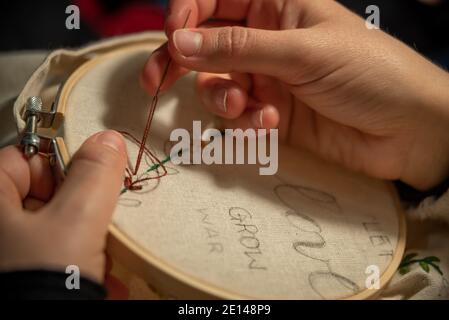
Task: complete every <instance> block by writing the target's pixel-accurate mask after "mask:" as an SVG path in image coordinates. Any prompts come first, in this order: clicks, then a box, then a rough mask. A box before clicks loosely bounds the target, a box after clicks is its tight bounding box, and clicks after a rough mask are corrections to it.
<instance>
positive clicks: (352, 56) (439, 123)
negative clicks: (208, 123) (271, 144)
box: [142, 0, 449, 189]
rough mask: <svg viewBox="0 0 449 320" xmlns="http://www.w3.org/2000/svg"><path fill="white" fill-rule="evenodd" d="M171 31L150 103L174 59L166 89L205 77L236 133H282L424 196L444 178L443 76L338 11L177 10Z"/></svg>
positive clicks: (151, 75)
mask: <svg viewBox="0 0 449 320" xmlns="http://www.w3.org/2000/svg"><path fill="white" fill-rule="evenodd" d="M189 11H190V12H191V15H190V19H189V22H188V24H187V28H186V29H184V30H179V29H181V28H182V26H183V24H184V21H185V19H186V16H187V14H188V12H189ZM212 17H213V18H216V19H220V20H224V21H225V22H224V25H225V26H224V27H223V26H220V27H217V23H215V27H210V25H208V24H207V23H206V21H207V20H208V19H209V18H212ZM241 21H244V27H241V26H236V25H238V24H239V22H241ZM201 24H203V25H202V27H200V28H196V27H197V26H199V25H201ZM221 25H223V23H221ZM166 32H167V35H168V37H169V41H168V44H166V45H164V46H163V47H161V48H160V49H159V50H157V51H156V52H155V53H154V54H153V55H152V56H151V57H150V59H149V61H148V62H147V64H146V66H145V68H144V71H143V74H142V83H143V85H144V86H145V88H146V89H147V90H148V91H149V92H150V93H154V91H155V88H156V86H157V84H158V83H159V81H160V79H161V74H162V70H163V67H164V66H165V64H166V63H167V60H168V59H169V56H170V55H171V57H172V58H173V59H174V61H175V63H174V64H173V65H172V67H171V68H170V70H169V74H168V77H167V80H166V82H165V85H164V88H163V90H166V89H168V88H169V87H170V86H171V85H172V84H173V82H174V81H176V79H177V78H179V77H180V76H182V75H183V74H185V73H186V72H188V71H189V70H196V71H200V73H199V74H198V81H197V88H198V93H199V95H200V97H201V99H202V101H203V103H204V106H205V107H206V109H207V110H209V111H211V112H213V113H215V114H217V115H218V116H220V117H222V118H223V119H225V122H224V123H225V126H226V127H228V128H234V127H240V128H248V127H253V128H266V129H270V128H276V127H279V134H280V137H281V139H282V140H283V141H284V142H286V143H289V144H290V145H293V146H296V147H301V148H307V149H309V150H311V151H313V152H315V153H317V154H319V155H321V156H322V157H324V158H326V159H328V160H331V161H336V162H338V163H340V164H342V165H344V166H346V167H348V168H351V169H353V170H357V171H361V172H364V173H365V174H368V175H371V176H374V177H378V178H383V179H401V180H402V181H404V182H405V183H408V184H410V185H412V186H414V187H415V188H418V189H427V188H431V187H432V186H434V185H436V184H438V183H439V182H440V181H441V180H442V179H443V178H445V177H446V176H447V174H448V170H449V134H448V130H449V109H448V108H449V96H448V92H449V80H448V75H447V73H445V72H444V71H443V70H441V69H439V68H438V67H436V66H435V65H433V64H432V63H430V62H428V61H427V60H425V59H424V58H423V57H421V56H420V55H418V54H417V53H415V52H414V51H413V50H412V49H410V48H408V47H407V46H405V45H404V44H402V43H401V42H399V41H397V40H396V39H394V38H392V37H390V36H389V35H387V34H385V33H384V32H382V31H379V30H370V29H368V28H367V27H366V26H365V21H364V20H363V19H361V18H359V17H357V16H356V15H355V14H352V13H351V12H350V11H348V10H347V9H345V8H344V7H343V6H341V5H340V4H338V3H337V2H336V1H331V0H314V1H307V0H290V1H289V0H260V1H254V0H253V1H251V0H172V1H171V10H170V13H169V15H168V18H167V24H166Z"/></svg>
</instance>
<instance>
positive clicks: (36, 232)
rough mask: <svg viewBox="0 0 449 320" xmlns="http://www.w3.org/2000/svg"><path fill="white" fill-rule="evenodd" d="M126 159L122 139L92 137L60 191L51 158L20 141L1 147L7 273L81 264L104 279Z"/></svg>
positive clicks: (0, 223) (1, 254)
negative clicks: (31, 152) (26, 151)
mask: <svg viewBox="0 0 449 320" xmlns="http://www.w3.org/2000/svg"><path fill="white" fill-rule="evenodd" d="M125 165H126V147H125V143H124V140H123V137H122V136H121V135H120V134H119V133H117V132H113V131H106V132H102V133H98V134H96V135H94V136H92V137H91V138H89V139H88V140H87V141H86V142H85V143H84V144H83V145H82V146H81V148H80V149H79V151H78V152H77V153H76V154H75V155H74V157H73V159H72V163H71V166H70V170H69V172H68V175H67V178H66V180H65V182H64V184H63V185H62V186H61V188H60V189H59V190H57V191H56V192H55V190H54V189H55V186H54V184H53V178H52V173H51V170H50V166H49V163H48V159H47V158H45V157H43V156H41V155H37V156H34V157H32V158H31V159H30V160H27V159H26V158H25V157H24V156H23V154H22V152H21V151H20V149H19V148H18V147H15V146H11V147H6V148H4V149H1V150H0V272H6V271H17V270H31V269H53V270H61V271H64V270H65V269H66V267H67V266H68V265H76V266H78V267H79V268H80V272H81V276H83V277H88V278H90V279H92V280H94V281H97V282H98V283H103V281H104V274H105V262H106V257H105V253H104V250H105V246H106V235H107V230H108V225H109V223H110V220H111V216H112V213H113V211H114V208H115V206H116V203H117V200H118V197H119V193H120V188H121V187H122V184H123V176H124V172H125Z"/></svg>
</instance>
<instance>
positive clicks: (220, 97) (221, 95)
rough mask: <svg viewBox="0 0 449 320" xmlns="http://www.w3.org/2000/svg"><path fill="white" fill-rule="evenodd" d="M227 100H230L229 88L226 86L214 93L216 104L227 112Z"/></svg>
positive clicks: (222, 110)
mask: <svg viewBox="0 0 449 320" xmlns="http://www.w3.org/2000/svg"><path fill="white" fill-rule="evenodd" d="M227 100H228V90H227V89H226V88H220V89H218V90H217V91H216V92H215V93H214V102H215V105H216V106H217V107H218V109H219V110H220V111H221V112H224V113H226V112H227V111H228V107H227V102H228V101H227Z"/></svg>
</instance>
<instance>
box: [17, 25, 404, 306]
mask: <svg viewBox="0 0 449 320" xmlns="http://www.w3.org/2000/svg"><path fill="white" fill-rule="evenodd" d="M144 40H145V41H143V42H142V41H137V43H132V41H131V43H124V45H123V46H118V48H117V47H116V46H112V48H111V49H110V50H109V48H107V49H106V50H100V52H98V54H97V55H96V56H95V57H90V54H88V55H87V54H84V55H85V56H86V57H87V56H89V57H87V58H86V59H85V61H83V62H82V63H79V65H78V66H76V67H75V68H73V72H70V75H69V76H68V77H67V81H66V82H65V84H63V85H61V86H60V90H59V93H58V94H57V95H55V88H56V87H58V86H57V85H56V86H49V87H46V88H42V89H45V90H42V89H41V90H40V93H42V94H43V95H44V96H50V101H52V98H53V100H54V101H55V103H54V111H55V117H54V121H53V123H52V126H51V127H50V128H48V129H44V128H42V129H40V133H41V134H42V135H45V136H52V137H54V136H57V132H60V131H61V130H60V129H61V125H62V122H63V119H64V118H65V127H64V130H65V132H64V133H63V134H62V137H58V138H56V139H55V143H56V146H57V148H56V149H57V150H58V152H57V153H58V154H60V155H61V157H60V158H61V161H62V162H63V163H68V161H69V159H70V155H71V154H73V152H75V151H76V149H77V148H76V147H75V144H73V143H70V142H69V144H68V145H67V147H66V143H65V142H67V141H65V140H68V141H70V140H71V138H70V136H71V135H72V136H73V135H74V134H73V132H72V133H70V132H71V131H69V132H67V130H73V126H72V124H73V121H71V120H70V119H71V117H70V116H69V115H68V114H67V113H68V111H69V113H70V110H75V106H74V105H73V102H71V101H70V100H71V98H72V97H73V96H72V94H73V92H74V91H76V90H81V89H82V90H81V91H84V92H85V91H89V90H90V89H92V90H93V91H95V90H97V89H98V88H100V89H98V90H99V92H101V93H102V94H104V91H102V90H104V87H103V89H101V86H104V85H105V84H106V86H107V83H108V82H110V80H113V79H109V80H108V79H106V80H105V81H104V82H101V84H100V83H99V82H96V83H93V82H91V83H89V85H88V86H86V85H85V83H84V84H83V83H82V81H84V80H86V79H87V78H88V77H89V74H90V73H93V74H95V72H96V71H95V70H99V68H101V67H102V66H103V65H104V64H105V63H106V64H107V63H108V62H111V63H114V61H115V60H119V61H120V60H121V59H122V60H123V61H127V63H130V64H131V63H132V61H135V60H133V58H135V56H136V54H137V55H141V54H143V55H146V56H148V55H149V54H150V52H151V51H152V50H154V49H156V48H157V47H158V46H159V45H160V44H162V43H163V41H164V40H163V38H162V37H160V36H158V35H155V34H149V35H148V36H146V37H144ZM118 42H120V40H119V41H118ZM124 42H126V41H124ZM116 43H117V41H116ZM87 51H89V50H87ZM142 59H143V57H142ZM123 61H122V62H119V63H118V64H117V65H116V66H119V67H120V66H121V67H123V66H127V65H128V64H123ZM140 63H142V61H140ZM103 68H104V66H103ZM49 70H50V71H51V64H50V66H47V67H46V72H50V71H49ZM136 70H137V69H136ZM38 71H39V70H38ZM99 74H101V72H99ZM135 76H136V77H138V74H136V75H135ZM35 78H36V77H35ZM100 78H101V77H100ZM103 80H104V79H103ZM189 81H190V89H188V90H190V91H192V90H193V86H192V84H191V79H190V80H189ZM187 83H189V82H188V81H187ZM90 86H92V87H91V88H90V89H89V87H90ZM28 87H30V86H29V85H28ZM80 88H81V89H80ZM115 89H117V88H115ZM178 89H180V86H177V87H175V89H174V91H173V92H175V91H176V90H178ZM28 92H32V90H29V88H28V90H27V87H26V88H25V89H24V92H22V94H21V97H22V100H21V99H20V97H19V99H18V101H17V103H16V106H15V112H16V119H18V124H19V129H20V128H21V125H20V121H19V119H20V117H21V114H22V112H23V111H22V109H23V99H24V97H25V96H26V95H31V94H28ZM98 95H99V94H98V92H97V93H93V94H92V95H89V94H87V95H86V97H84V98H86V99H92V97H98ZM181 97H182V95H181ZM190 98H192V96H190ZM75 100H76V99H75ZM181 100H182V99H181ZM21 101H22V102H21ZM47 101H48V99H47ZM77 101H79V100H77ZM112 104H114V102H112ZM47 105H48V103H47ZM163 105H164V101H161V106H160V107H159V109H162V108H164V106H163ZM142 107H145V105H142ZM83 108H84V109H83ZM83 108H80V109H77V110H76V112H77V114H79V113H82V114H85V115H86V114H87V116H85V117H84V120H85V121H86V122H88V121H90V120H91V119H89V113H90V112H92V110H90V111H89V109H88V108H86V107H85V106H84V107H83ZM187 117H188V116H187ZM143 119H144V117H143V118H142V120H143ZM97 120H98V119H97ZM97 120H94V122H96V121H97ZM159 120H161V119H159ZM162 120H163V119H162ZM165 120H166V119H165ZM97 122H98V121H97ZM155 122H158V113H157V114H156V115H155ZM139 125H140V126H142V125H143V121H142V123H141V124H139ZM22 126H23V125H22ZM71 126H72V127H71ZM156 126H157V125H156ZM70 128H72V129H70ZM87 128H89V127H87ZM83 129H86V128H85V127H83ZM114 129H116V128H114ZM86 131H89V129H87V130H86ZM137 132H138V134H137V136H138V137H139V135H140V132H139V131H138V130H137ZM92 133H93V132H92ZM67 135H68V136H69V137H68V136H67ZM86 135H90V132H86ZM77 139H78V140H79V141H80V143H81V141H82V140H83V138H77ZM72 140H73V139H72ZM151 140H152V139H151V138H150V144H151ZM128 147H131V148H132V145H128ZM286 152H287V153H288V154H289V152H290V151H286ZM133 153H135V149H134V150H133ZM299 158H300V159H301V160H300V161H303V162H301V163H302V165H303V167H304V168H309V169H310V168H314V169H315V170H321V169H322V170H325V171H326V170H329V172H334V173H335V177H340V178H342V180H348V181H352V182H353V183H354V185H357V186H358V187H362V189H363V186H365V187H366V189H365V190H370V191H372V194H373V197H374V195H376V197H377V198H376V199H386V200H387V202H389V203H388V205H386V206H384V209H385V207H386V208H387V209H388V210H389V211H390V214H391V215H394V216H395V217H396V218H395V221H396V222H393V223H394V224H395V225H396V230H395V231H394V232H391V233H389V236H390V237H392V238H394V239H393V240H392V242H393V246H394V248H393V255H392V256H391V259H389V261H388V263H384V266H383V267H382V268H381V278H380V287H381V288H383V287H384V286H385V285H386V284H387V283H388V281H389V280H390V279H391V278H392V277H393V275H394V273H395V271H396V269H397V267H398V266H399V263H400V260H401V258H402V255H403V252H404V249H405V219H404V215H403V212H402V209H401V207H400V204H399V201H398V198H397V195H396V193H395V191H394V189H393V187H392V186H391V184H389V183H386V182H379V181H374V180H371V179H368V178H366V177H361V176H358V175H355V174H354V173H349V172H346V171H344V170H343V169H341V168H338V167H336V166H334V165H330V164H324V163H323V162H322V161H321V160H318V159H316V158H314V157H313V156H311V155H309V154H306V153H301V154H300V155H299ZM308 166H311V167H308ZM289 170H291V166H290V169H289ZM287 176H289V174H287ZM293 176H294V174H293ZM164 179H165V178H163V179H162V181H161V183H162V184H164ZM323 179H324V180H325V178H323ZM352 182H351V183H352ZM351 183H348V182H346V184H347V185H351ZM284 184H290V182H288V183H284ZM343 184H344V183H343ZM349 188H350V189H351V190H349V191H342V192H341V194H338V195H336V196H335V197H336V198H337V199H339V197H340V196H342V195H343V196H344V197H347V195H348V194H351V192H353V194H354V198H358V199H359V200H360V201H367V202H370V201H371V203H370V204H366V205H365V207H366V208H365V209H366V210H367V211H370V212H372V211H373V210H372V208H369V207H372V206H378V207H379V208H382V204H379V203H376V201H375V200H370V196H368V197H366V196H364V195H362V194H360V192H359V193H358V192H357V190H355V189H354V188H351V187H349ZM289 191H291V190H289ZM333 191H335V190H333ZM150 197H151V194H149V195H148V198H150ZM218 197H219V195H218V194H217V198H218ZM247 197H248V195H247ZM287 198H288V197H287ZM304 199H305V200H306V201H305V202H307V201H308V200H307V199H306V198H304ZM183 200H185V199H180V200H179V201H183ZM144 201H145V200H144ZM344 201H347V202H348V203H350V205H344V208H343V209H346V207H348V206H349V207H350V208H352V209H354V207H356V208H359V207H360V205H361V204H360V203H356V202H357V201H353V200H351V199H345V200H344ZM247 202H251V201H247ZM287 202H288V201H287ZM288 205H289V204H288ZM312 207H313V206H312ZM310 208H311V205H310V204H307V205H305V209H310ZM290 209H291V208H289V207H286V208H285V210H284V211H288V210H290ZM118 210H121V209H118ZM326 210H328V208H327V209H326V208H325V209H323V211H326ZM283 214H285V212H283ZM351 214H352V216H354V212H351ZM361 215H363V214H361ZM323 217H324V218H326V217H328V215H327V214H324V216H322V217H321V218H323ZM380 217H382V215H380ZM383 218H385V219H387V220H388V219H389V218H388V217H385V216H384V217H383ZM390 218H391V217H390ZM351 221H352V220H351ZM115 222H117V221H115ZM122 222H123V221H122ZM265 222H266V221H265ZM265 222H264V223H263V224H266V223H265ZM309 222H310V221H309ZM284 227H285V226H284ZM281 228H282V227H281ZM360 228H362V226H361V225H359V226H358V227H357V228H355V230H356V233H357V232H359V231H360V230H361V229H360ZM192 230H193V229H192ZM286 230H287V229H286ZM342 230H345V229H344V228H343V229H342ZM109 231H110V235H109V240H108V252H109V253H110V254H111V255H112V256H114V257H115V258H117V259H118V260H119V261H120V262H121V263H123V264H124V265H125V266H127V267H128V268H129V269H130V270H133V271H135V272H136V273H137V274H139V275H141V276H142V277H143V278H144V279H145V280H146V281H147V282H148V283H149V285H151V286H152V287H153V288H155V289H156V291H158V292H160V293H162V294H164V295H169V296H173V297H177V298H194V299H195V298H225V299H245V298H255V299H258V298H263V299H266V298H269V299H276V298H289V299H291V298H306V299H313V298H317V297H316V296H314V295H306V296H301V295H297V296H285V295H284V296H283V295H279V296H270V295H269V293H265V294H263V295H260V296H258V295H255V294H253V295H250V294H243V293H242V292H241V290H235V291H234V290H232V289H231V290H230V289H229V288H226V287H225V284H223V283H222V282H221V283H217V281H214V280H211V278H210V277H209V278H208V277H204V278H203V277H201V275H198V274H192V270H187V271H186V267H185V266H183V265H176V264H174V263H173V261H167V259H163V258H161V257H160V256H158V255H157V254H155V253H154V252H152V248H149V247H148V245H145V244H142V239H139V240H138V241H137V240H136V237H138V236H139V235H133V234H129V232H126V231H124V229H123V225H122V226H120V225H118V224H117V223H113V224H111V226H110V229H109ZM128 231H129V230H128ZM196 231H197V230H196ZM228 231H229V230H228ZM277 231H279V230H277ZM365 231H366V230H365ZM390 231H391V230H390ZM149 232H151V231H150V230H149ZM289 232H292V231H291V230H290V231H289ZM367 232H368V231H367ZM235 233H236V231H235V229H232V230H230V231H229V233H227V234H226V235H227V236H231V235H232V234H235ZM381 236H383V235H382V234H375V233H373V234H371V236H370V235H369V232H368V235H367V237H368V238H369V237H379V238H378V239H381V238H380V237H381ZM270 239H271V238H270ZM369 239H370V241H372V238H369ZM234 240H236V239H234ZM294 240H295V239H294V236H293V237H292V241H294ZM390 240H391V239H390ZM261 241H262V240H261ZM366 241H367V240H366V239H364V240H363V241H361V243H362V242H363V244H364V245H366ZM342 243H343V242H342ZM291 246H292V243H290V247H291ZM279 247H281V246H280V245H279ZM232 248H233V249H234V251H235V248H236V247H235V246H232ZM309 249H310V248H309ZM283 250H286V249H285V248H284V249H283ZM153 251H154V250H153ZM156 251H157V250H156ZM311 251H314V250H311ZM343 251H344V250H343ZM234 259H236V260H238V259H237V258H234ZM373 259H374V258H373ZM200 260H201V259H198V261H200ZM368 260H369V259H368ZM374 260H375V259H374ZM233 261H234V260H233ZM359 262H360V261H359ZM346 263H347V264H346V266H344V267H346V268H351V263H350V262H349V261H347V262H346ZM243 265H244V264H243ZM273 266H275V267H282V265H276V264H273ZM366 266H368V265H366ZM201 267H202V266H201V265H200V264H198V268H201ZM291 267H292V266H290V271H291ZM340 269H342V267H341V266H340ZM343 269H344V268H343ZM221 271H223V270H221ZM252 271H253V270H252ZM352 271H354V270H352ZM352 271H351V272H352ZM358 271H359V274H360V270H358ZM363 271H365V270H363ZM239 272H241V274H240V275H238V276H237V279H239V278H238V277H240V278H241V279H244V278H245V277H248V276H249V275H248V273H245V272H242V271H239ZM366 276H368V275H366ZM279 277H280V278H279V280H280V281H279V282H280V283H284V284H286V283H287V282H288V281H289V280H288V278H287V279H283V278H282V276H279ZM258 279H259V280H260V278H258ZM215 280H216V279H215ZM214 282H215V283H214ZM218 282H220V281H218ZM341 284H343V286H346V285H347V283H341ZM357 284H358V286H359V288H362V285H363V284H362V283H361V282H360V279H358V282H357ZM262 288H263V286H262ZM298 289H301V288H298ZM245 290H246V291H251V289H250V288H248V285H247V289H245ZM258 290H260V288H259V289H258ZM269 290H270V288H269V287H265V291H269ZM253 292H254V291H253ZM380 292H381V290H368V289H365V290H363V289H361V290H359V291H358V292H356V293H355V294H351V295H344V296H337V298H345V299H367V298H373V297H375V296H376V295H378V294H379V293H380Z"/></svg>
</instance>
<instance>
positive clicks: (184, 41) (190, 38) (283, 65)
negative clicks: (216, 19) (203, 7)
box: [169, 27, 308, 82]
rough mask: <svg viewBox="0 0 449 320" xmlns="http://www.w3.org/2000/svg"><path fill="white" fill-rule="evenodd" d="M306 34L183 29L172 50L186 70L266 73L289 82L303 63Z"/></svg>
mask: <svg viewBox="0 0 449 320" xmlns="http://www.w3.org/2000/svg"><path fill="white" fill-rule="evenodd" d="M307 35H308V31H307V30H306V29H296V30H282V31H271V30H261V29H252V28H244V27H224V28H210V29H183V30H177V31H176V32H174V33H173V36H172V37H171V39H170V41H169V51H170V54H171V56H172V57H173V59H174V60H175V61H176V62H177V63H178V64H179V65H181V66H183V67H185V68H187V69H191V70H196V71H201V72H211V73H229V72H242V73H255V74H264V75H268V76H274V77H277V78H279V79H282V80H285V81H287V82H290V81H289V80H290V79H291V78H292V77H294V73H295V69H296V70H298V68H301V64H303V63H304V61H302V58H301V56H302V54H303V53H304V52H303V51H304V50H305V48H304V43H307V41H305V40H306V36H307ZM292 66H294V68H292ZM292 69H293V70H292Z"/></svg>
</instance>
